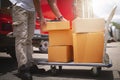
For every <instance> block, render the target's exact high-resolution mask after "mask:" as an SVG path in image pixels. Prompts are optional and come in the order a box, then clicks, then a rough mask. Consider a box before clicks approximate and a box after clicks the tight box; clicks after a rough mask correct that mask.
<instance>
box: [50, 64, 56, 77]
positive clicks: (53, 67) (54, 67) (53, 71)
mask: <svg viewBox="0 0 120 80" xmlns="http://www.w3.org/2000/svg"><path fill="white" fill-rule="evenodd" d="M51 73H52V75H53V76H55V75H56V74H57V69H56V66H55V65H51Z"/></svg>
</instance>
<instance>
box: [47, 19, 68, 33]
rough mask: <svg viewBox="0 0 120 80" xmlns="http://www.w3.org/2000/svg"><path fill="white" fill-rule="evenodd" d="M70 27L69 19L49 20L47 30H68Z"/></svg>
mask: <svg viewBox="0 0 120 80" xmlns="http://www.w3.org/2000/svg"><path fill="white" fill-rule="evenodd" d="M68 29H70V23H69V21H52V22H47V30H48V31H49V30H68Z"/></svg>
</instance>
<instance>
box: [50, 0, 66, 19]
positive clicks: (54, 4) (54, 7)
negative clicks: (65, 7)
mask: <svg viewBox="0 0 120 80" xmlns="http://www.w3.org/2000/svg"><path fill="white" fill-rule="evenodd" d="M48 4H49V5H50V7H51V9H52V11H53V13H54V14H55V16H56V17H57V18H58V19H59V20H66V19H65V18H64V17H63V16H62V14H61V13H60V11H59V9H58V6H57V1H56V0H48Z"/></svg>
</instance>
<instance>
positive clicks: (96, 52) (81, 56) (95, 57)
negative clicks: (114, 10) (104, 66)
mask: <svg viewBox="0 0 120 80" xmlns="http://www.w3.org/2000/svg"><path fill="white" fill-rule="evenodd" d="M103 50H104V33H103V32H97V33H80V34H75V33H74V34H73V51H74V62H75V63H79V62H82V63H102V60H103Z"/></svg>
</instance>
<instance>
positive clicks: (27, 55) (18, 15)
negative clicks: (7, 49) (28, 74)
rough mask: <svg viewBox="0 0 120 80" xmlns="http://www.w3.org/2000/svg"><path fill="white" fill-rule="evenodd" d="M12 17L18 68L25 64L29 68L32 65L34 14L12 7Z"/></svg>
mask: <svg viewBox="0 0 120 80" xmlns="http://www.w3.org/2000/svg"><path fill="white" fill-rule="evenodd" d="M12 17H13V34H14V36H15V47H16V57H17V62H18V68H19V67H20V66H22V65H26V64H27V65H28V66H30V65H31V63H33V58H32V53H33V47H32V38H33V35H34V28H35V12H32V11H27V10H25V9H23V8H21V7H19V6H14V7H13V9H12Z"/></svg>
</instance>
